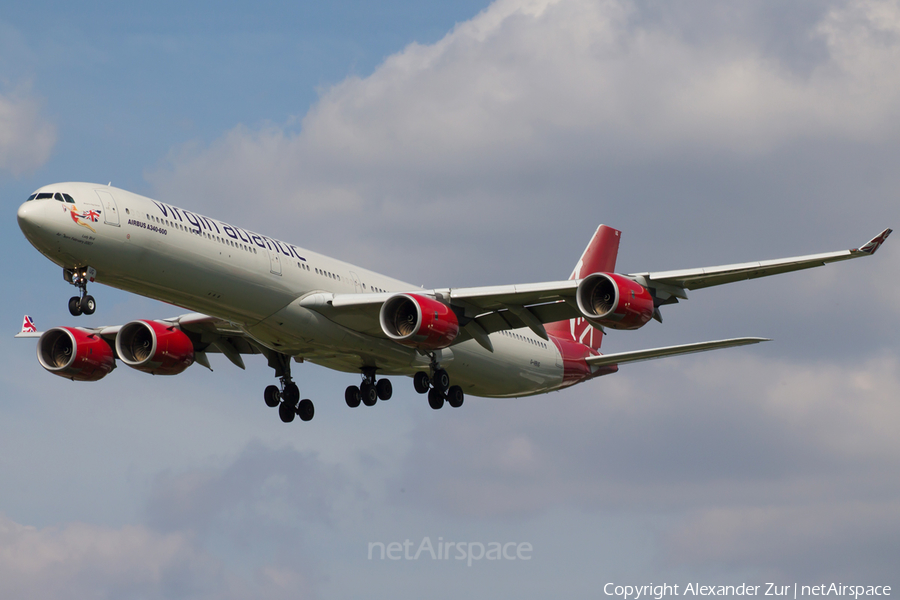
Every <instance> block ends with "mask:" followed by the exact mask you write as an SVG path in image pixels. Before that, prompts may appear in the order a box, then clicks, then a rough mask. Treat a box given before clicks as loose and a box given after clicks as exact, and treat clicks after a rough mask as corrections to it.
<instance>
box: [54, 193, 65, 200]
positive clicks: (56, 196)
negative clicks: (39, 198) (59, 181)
mask: <svg viewBox="0 0 900 600" xmlns="http://www.w3.org/2000/svg"><path fill="white" fill-rule="evenodd" d="M53 199H54V200H57V201H59V202H65V200H64V199H63V197H62V194H60V193H59V192H56V194H54V195H53Z"/></svg>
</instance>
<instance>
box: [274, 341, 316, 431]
mask: <svg viewBox="0 0 900 600" xmlns="http://www.w3.org/2000/svg"><path fill="white" fill-rule="evenodd" d="M269 366H270V367H272V368H273V369H275V377H278V379H279V381H280V383H281V387H279V386H277V385H270V386H268V387H267V388H266V391H265V392H264V393H263V397H264V398H265V400H266V406H268V407H270V408H275V407H276V406H277V407H278V416H279V417H281V420H282V421H283V422H285V423H290V422H291V421H293V420H294V416H295V415H296V416H299V417H300V420H301V421H311V420H312V418H313V416H314V415H315V413H316V408H315V406H313V403H312V400H310V399H309V398H304V399H303V400H301V399H300V388H299V387H297V384H296V383H294V381H293V379H292V378H291V357H290V356H287V355H285V354H279V353H274V352H273V353H272V354H271V355H269Z"/></svg>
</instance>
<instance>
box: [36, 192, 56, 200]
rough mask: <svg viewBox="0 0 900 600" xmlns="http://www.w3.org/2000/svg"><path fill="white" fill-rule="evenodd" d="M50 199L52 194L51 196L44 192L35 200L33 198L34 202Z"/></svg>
mask: <svg viewBox="0 0 900 600" xmlns="http://www.w3.org/2000/svg"><path fill="white" fill-rule="evenodd" d="M52 197H53V194H51V193H49V192H44V193H42V194H38V195H37V198H35V200H46V199H47V198H52Z"/></svg>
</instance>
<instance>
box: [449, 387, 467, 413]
mask: <svg viewBox="0 0 900 600" xmlns="http://www.w3.org/2000/svg"><path fill="white" fill-rule="evenodd" d="M464 399H465V394H464V393H463V391H462V388H461V387H459V386H458V385H453V386H450V389H449V390H447V404H449V405H450V406H452V407H453V408H459V407H460V406H462V405H463V400H464Z"/></svg>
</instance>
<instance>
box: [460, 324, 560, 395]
mask: <svg viewBox="0 0 900 600" xmlns="http://www.w3.org/2000/svg"><path fill="white" fill-rule="evenodd" d="M491 342H492V343H493V345H494V352H489V351H487V350H485V349H484V348H482V347H481V346H480V345H479V344H478V343H477V342H475V341H474V340H469V341H466V342H463V343H462V344H458V345H456V346H453V352H454V356H455V358H454V360H453V362H452V363H449V364H448V365H446V369H447V372H448V373H449V374H450V379H451V381H452V382H453V383H455V384H458V385H460V386H461V387H462V388H463V391H465V392H466V394H468V395H472V396H484V397H494V398H502V397H517V396H529V395H532V394H541V393H544V392H548V391H552V390H555V389H559V387H560V386H561V385H562V381H563V371H562V369H561V368H560V367H558V366H557V364H556V360H555V356H554V353H556V348H555V347H553V348H549V347H548V348H540V347H533V346H526V345H524V344H523V343H521V342H518V341H516V340H512V339H509V338H506V337H504V336H501V335H497V334H494V335H491ZM550 346H552V344H551V345H550Z"/></svg>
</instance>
